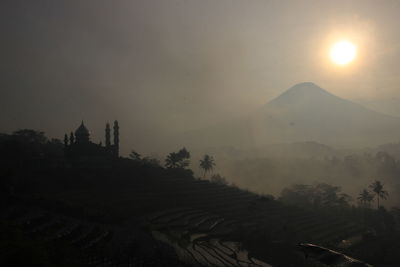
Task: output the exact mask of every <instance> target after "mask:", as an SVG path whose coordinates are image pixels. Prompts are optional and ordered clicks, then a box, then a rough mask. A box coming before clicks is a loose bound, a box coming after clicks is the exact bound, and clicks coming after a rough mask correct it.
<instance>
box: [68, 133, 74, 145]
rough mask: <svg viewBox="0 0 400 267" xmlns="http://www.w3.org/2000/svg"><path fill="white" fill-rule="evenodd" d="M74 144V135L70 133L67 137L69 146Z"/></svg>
mask: <svg viewBox="0 0 400 267" xmlns="http://www.w3.org/2000/svg"><path fill="white" fill-rule="evenodd" d="M74 143H75V137H74V133H73V132H71V134H70V135H69V144H70V145H73V144H74Z"/></svg>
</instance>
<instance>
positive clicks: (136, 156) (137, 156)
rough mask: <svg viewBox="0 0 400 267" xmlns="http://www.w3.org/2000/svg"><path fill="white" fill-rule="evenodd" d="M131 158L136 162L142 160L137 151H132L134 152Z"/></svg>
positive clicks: (130, 155)
mask: <svg viewBox="0 0 400 267" xmlns="http://www.w3.org/2000/svg"><path fill="white" fill-rule="evenodd" d="M129 157H130V158H131V159H133V160H134V161H140V160H141V159H142V156H141V155H140V154H139V153H137V152H136V151H135V150H132V152H131V153H130V154H129Z"/></svg>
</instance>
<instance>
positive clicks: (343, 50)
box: [330, 41, 357, 65]
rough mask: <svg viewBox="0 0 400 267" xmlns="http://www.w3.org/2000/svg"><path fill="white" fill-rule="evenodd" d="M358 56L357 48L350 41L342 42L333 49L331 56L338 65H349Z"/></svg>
mask: <svg viewBox="0 0 400 267" xmlns="http://www.w3.org/2000/svg"><path fill="white" fill-rule="evenodd" d="M356 54H357V48H356V46H355V45H354V44H352V43H351V42H349V41H340V42H337V43H335V44H334V45H333V46H332V47H331V52H330V56H331V59H332V61H333V62H334V63H336V64H338V65H347V64H349V63H350V62H352V61H353V60H354V58H355V57H356Z"/></svg>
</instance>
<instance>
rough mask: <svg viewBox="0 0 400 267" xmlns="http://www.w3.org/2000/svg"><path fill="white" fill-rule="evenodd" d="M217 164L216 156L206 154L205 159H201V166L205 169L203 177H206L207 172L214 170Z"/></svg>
mask: <svg viewBox="0 0 400 267" xmlns="http://www.w3.org/2000/svg"><path fill="white" fill-rule="evenodd" d="M214 166H215V162H214V158H213V157H212V156H210V155H207V154H206V155H204V157H203V159H201V160H200V168H202V169H203V170H204V174H203V179H204V178H205V177H206V173H207V172H209V171H212V170H213V168H214Z"/></svg>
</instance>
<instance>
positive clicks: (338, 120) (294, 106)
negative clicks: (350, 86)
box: [180, 82, 400, 148]
mask: <svg viewBox="0 0 400 267" xmlns="http://www.w3.org/2000/svg"><path fill="white" fill-rule="evenodd" d="M399 139H400V118H398V117H393V116H388V115H385V114H381V113H378V112H376V111H373V110H370V109H367V108H365V107H363V106H362V105H360V104H357V103H354V102H351V101H349V100H346V99H343V98H340V97H338V96H335V95H333V94H331V93H329V92H328V91H326V90H324V89H322V88H320V87H319V86H317V85H315V84H314V83H310V82H306V83H300V84H297V85H295V86H293V87H291V88H289V89H288V90H287V91H285V92H284V93H282V94H281V95H279V96H278V97H276V98H275V99H273V100H271V101H270V102H268V103H266V104H265V105H264V106H262V107H261V108H260V109H258V110H257V111H256V112H254V113H252V114H250V115H248V116H246V117H243V118H240V119H236V120H232V121H227V122H224V123H220V124H218V125H214V126H211V127H208V128H205V129H201V130H198V131H192V132H189V133H186V134H185V135H184V136H181V137H180V140H181V141H183V143H184V144H185V145H186V146H189V147H199V148H200V147H203V148H205V147H221V146H233V147H241V148H251V147H254V148H257V147H260V146H264V145H268V144H276V143H292V142H309V141H313V142H318V143H322V144H326V145H330V146H336V147H343V148H360V147H365V146H375V145H379V144H382V143H386V142H396V141H398V140H399Z"/></svg>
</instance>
